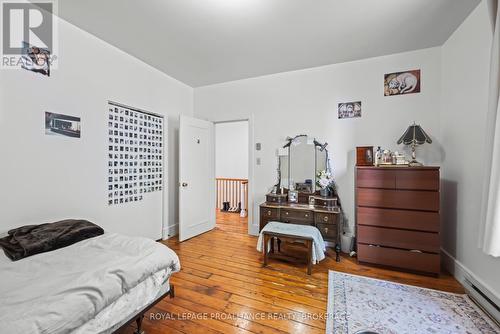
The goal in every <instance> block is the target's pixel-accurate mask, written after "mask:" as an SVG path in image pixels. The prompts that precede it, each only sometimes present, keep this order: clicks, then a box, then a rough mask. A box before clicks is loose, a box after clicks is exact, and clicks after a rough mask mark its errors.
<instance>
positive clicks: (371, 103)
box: [194, 48, 443, 233]
mask: <svg viewBox="0 0 500 334" xmlns="http://www.w3.org/2000/svg"><path fill="white" fill-rule="evenodd" d="M419 68H420V69H421V70H422V92H421V93H420V94H410V95H405V96H390V97H385V96H384V86H383V79H384V73H389V72H395V71H400V70H411V69H419ZM440 76H441V51H440V48H431V49H425V50H419V51H414V52H407V53H402V54H395V55H390V56H385V57H378V58H371V59H365V60H361V61H354V62H349V63H343V64H335V65H329V66H323V67H317V68H311V69H306V70H300V71H293V72H286V73H280V74H274V75H269V76H263V77H258V78H251V79H245V80H239V81H233V82H227V83H222V84H217V85H211V86H205V87H200V88H196V89H195V90H194V114H195V117H199V118H205V119H208V120H213V121H222V120H229V119H246V118H249V117H251V119H252V123H253V140H254V142H255V143H262V150H261V151H254V155H255V158H254V159H255V160H256V159H257V158H260V159H261V164H260V165H257V164H256V161H253V163H254V166H255V167H254V175H253V177H254V191H255V197H254V202H253V205H252V204H249V207H252V206H253V210H254V213H257V212H258V211H257V210H258V205H259V204H260V203H261V202H263V201H264V199H265V194H266V192H267V191H268V190H269V189H270V187H271V186H272V185H273V184H274V183H275V182H276V163H277V159H276V150H277V148H278V147H281V146H282V145H283V144H284V141H285V138H286V136H290V135H296V134H302V133H305V134H309V135H311V136H315V137H316V138H318V139H319V140H320V141H327V142H328V143H329V146H328V148H329V150H330V156H331V158H332V162H333V168H334V173H335V177H336V179H337V182H338V186H339V193H340V198H341V201H342V203H343V207H344V209H345V211H346V216H347V218H348V220H349V225H350V226H351V227H352V226H353V223H354V218H353V217H354V191H353V190H354V167H353V166H354V164H355V148H356V146H362V145H374V146H377V145H381V146H382V147H385V148H390V149H393V150H396V149H397V150H401V148H402V147H398V145H396V141H397V139H398V138H399V137H400V136H401V135H402V134H403V132H404V130H405V129H406V128H407V127H408V125H409V124H410V123H412V122H413V121H416V122H417V123H420V124H421V125H422V127H423V128H424V129H425V130H426V131H427V132H428V133H429V134H430V135H431V137H433V138H434V140H435V141H434V143H433V144H432V145H427V146H425V147H422V148H420V149H419V152H418V156H419V158H421V159H422V160H423V161H424V162H426V163H428V164H432V163H438V164H439V163H440V162H441V159H442V156H443V149H442V146H441V144H440V141H439V139H438V134H439V122H440V119H439V107H440V104H439V103H440V94H441V77H440ZM350 101H362V117H361V118H357V119H341V120H339V119H338V118H337V104H338V103H340V102H350ZM254 217H255V219H254V220H253V225H252V232H253V233H256V232H257V230H258V228H257V223H258V221H257V220H258V215H254Z"/></svg>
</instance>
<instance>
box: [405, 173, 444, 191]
mask: <svg viewBox="0 0 500 334" xmlns="http://www.w3.org/2000/svg"><path fill="white" fill-rule="evenodd" d="M395 172H396V189H408V190H432V191H439V170H436V169H433V170H398V171H395Z"/></svg>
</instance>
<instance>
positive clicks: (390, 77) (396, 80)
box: [384, 70, 420, 96]
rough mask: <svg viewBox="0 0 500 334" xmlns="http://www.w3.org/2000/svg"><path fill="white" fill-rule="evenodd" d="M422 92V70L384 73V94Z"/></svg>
mask: <svg viewBox="0 0 500 334" xmlns="http://www.w3.org/2000/svg"><path fill="white" fill-rule="evenodd" d="M413 93H420V70H411V71H405V72H394V73H388V74H385V75H384V95H385V96H391V95H403V94H413Z"/></svg>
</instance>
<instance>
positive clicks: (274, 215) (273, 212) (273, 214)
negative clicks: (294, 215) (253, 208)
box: [260, 207, 279, 219]
mask: <svg viewBox="0 0 500 334" xmlns="http://www.w3.org/2000/svg"><path fill="white" fill-rule="evenodd" d="M260 216H261V218H262V219H278V218H279V209H277V208H266V207H261V208H260Z"/></svg>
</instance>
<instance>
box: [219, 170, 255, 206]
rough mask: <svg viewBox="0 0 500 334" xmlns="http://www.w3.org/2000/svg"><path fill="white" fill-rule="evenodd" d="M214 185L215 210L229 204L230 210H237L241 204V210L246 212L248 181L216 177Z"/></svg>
mask: <svg viewBox="0 0 500 334" xmlns="http://www.w3.org/2000/svg"><path fill="white" fill-rule="evenodd" d="M215 183H216V187H217V209H219V210H220V209H222V208H223V203H224V202H229V206H230V208H237V207H238V204H239V203H241V207H242V209H245V211H247V210H248V179H238V178H223V177H218V178H216V179H215Z"/></svg>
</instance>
